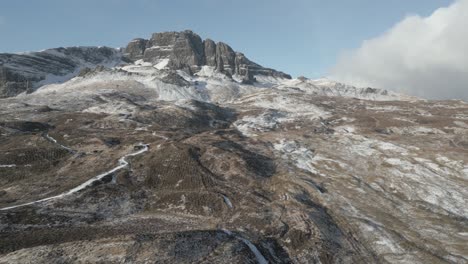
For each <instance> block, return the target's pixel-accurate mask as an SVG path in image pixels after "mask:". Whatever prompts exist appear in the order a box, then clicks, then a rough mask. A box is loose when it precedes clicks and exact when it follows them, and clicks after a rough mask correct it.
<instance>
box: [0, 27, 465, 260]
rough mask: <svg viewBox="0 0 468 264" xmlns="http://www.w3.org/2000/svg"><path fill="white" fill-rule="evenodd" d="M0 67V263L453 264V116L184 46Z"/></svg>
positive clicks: (55, 56) (456, 256) (160, 37)
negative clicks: (1, 92)
mask: <svg viewBox="0 0 468 264" xmlns="http://www.w3.org/2000/svg"><path fill="white" fill-rule="evenodd" d="M0 58H1V61H2V67H3V68H2V72H3V73H2V78H1V80H2V82H1V83H2V86H1V87H2V88H1V89H2V91H3V96H4V97H6V98H3V99H0V135H1V136H0V142H1V144H0V263H33V262H34V263H79V262H81V263H116V262H124V263H125V262H126V263H148V262H150V263H153V262H158V263H467V262H468V251H467V249H466V240H467V232H466V230H467V219H468V207H467V204H466V201H467V200H468V188H467V187H468V186H467V185H468V182H467V180H468V139H467V137H466V135H468V103H467V102H464V101H456V100H450V101H431V100H422V99H419V98H415V97H411V96H407V95H403V94H398V93H394V92H391V91H386V90H381V89H376V88H369V87H362V88H360V87H354V86H350V85H347V84H343V83H339V82H335V81H332V80H328V79H319V80H312V79H307V78H305V77H299V78H291V77H290V76H289V75H287V74H284V73H281V72H280V71H276V70H273V69H268V68H264V67H262V66H259V65H258V64H256V63H254V62H252V61H250V60H248V59H247V58H245V56H244V55H242V54H241V53H238V52H234V51H233V50H232V49H231V48H230V47H229V46H228V45H227V44H224V43H221V42H220V43H215V42H213V41H211V40H202V39H201V38H200V37H199V36H198V35H196V34H195V33H193V32H191V31H184V32H165V33H156V34H153V35H152V37H151V38H150V39H148V40H145V39H135V40H133V41H131V42H130V43H129V44H128V45H127V47H125V48H122V49H112V48H105V47H100V48H97V47H86V48H84V47H76V48H59V49H51V50H46V51H42V52H31V53H23V54H2V55H0Z"/></svg>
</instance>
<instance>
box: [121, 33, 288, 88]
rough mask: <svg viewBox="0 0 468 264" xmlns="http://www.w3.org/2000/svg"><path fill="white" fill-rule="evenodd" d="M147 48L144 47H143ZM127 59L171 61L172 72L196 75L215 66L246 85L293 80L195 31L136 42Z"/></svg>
mask: <svg viewBox="0 0 468 264" xmlns="http://www.w3.org/2000/svg"><path fill="white" fill-rule="evenodd" d="M144 43H146V46H145V47H144V49H143V48H142V47H143V44H144ZM124 56H125V57H126V58H128V59H130V60H132V61H136V60H139V59H143V60H144V61H145V62H151V63H153V64H157V63H159V62H161V61H162V60H169V64H168V66H169V67H170V68H171V69H176V70H186V71H187V72H189V73H195V72H197V71H199V70H200V68H201V66H205V65H206V66H212V67H215V68H216V70H217V71H219V72H222V73H225V74H227V75H229V76H232V75H239V76H241V77H242V78H243V81H244V83H252V82H254V81H255V78H254V76H255V75H266V76H273V77H278V78H286V79H290V78H291V76H290V75H288V74H285V73H283V72H279V71H276V70H273V69H269V68H264V67H262V66H260V65H258V64H256V63H254V62H252V61H250V60H249V59H248V58H247V57H246V56H245V55H244V54H242V53H240V52H235V51H234V50H233V49H232V48H231V47H230V46H229V45H227V44H226V43H223V42H219V43H215V42H214V41H213V40H211V39H206V40H202V39H201V37H200V36H199V35H197V34H195V33H193V32H192V31H189V30H186V31H183V32H163V33H155V34H153V35H152V37H151V39H149V40H147V41H146V40H144V39H135V40H132V41H131V42H130V43H129V44H128V45H127V48H126V49H125V53H124Z"/></svg>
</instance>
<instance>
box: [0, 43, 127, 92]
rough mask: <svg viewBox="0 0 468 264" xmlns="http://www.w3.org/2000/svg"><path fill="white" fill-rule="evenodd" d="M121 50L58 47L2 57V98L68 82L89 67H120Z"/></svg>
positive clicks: (0, 62) (3, 55)
mask: <svg viewBox="0 0 468 264" xmlns="http://www.w3.org/2000/svg"><path fill="white" fill-rule="evenodd" d="M120 62H121V55H120V51H118V50H116V49H113V48H108V47H70V48H56V49H49V50H45V51H40V52H30V53H22V54H7V53H2V54H0V98H1V97H11V96H16V95H18V94H20V93H22V92H25V91H26V92H32V91H34V90H35V89H36V88H37V86H38V83H39V82H40V81H44V80H46V78H47V77H52V79H54V80H58V81H66V80H68V79H71V78H72V77H74V76H76V75H77V74H78V72H79V70H80V69H82V68H84V67H86V66H87V65H93V66H97V65H102V64H105V65H112V66H113V65H116V64H118V63H120Z"/></svg>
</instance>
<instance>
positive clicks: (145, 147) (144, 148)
mask: <svg viewBox="0 0 468 264" xmlns="http://www.w3.org/2000/svg"><path fill="white" fill-rule="evenodd" d="M46 136H47V137H49V138H51V140H53V141H54V142H56V140H55V139H54V138H52V137H50V136H49V135H46ZM57 144H58V143H57ZM59 145H60V144H59ZM139 146H140V147H142V148H141V149H140V150H139V151H137V152H134V153H130V154H127V155H125V156H123V157H121V158H120V159H119V163H118V164H119V165H117V166H116V167H114V168H113V169H111V170H108V171H106V172H104V173H101V174H99V175H97V176H94V177H93V178H91V179H89V180H88V181H86V182H84V183H82V184H80V185H79V186H77V187H75V188H73V189H71V190H69V191H67V192H64V193H62V194H59V195H56V196H52V197H48V198H44V199H40V200H37V201H33V202H29V203H24V204H19V205H14V206H10V207H5V208H1V209H0V211H6V210H10V209H14V208H18V207H23V206H28V205H33V204H38V203H42V202H46V201H50V200H55V199H59V198H63V197H65V196H68V195H71V194H74V193H76V192H79V191H81V190H83V189H85V188H86V187H88V186H90V185H91V184H92V183H93V182H95V181H97V180H100V179H102V178H104V177H105V176H107V175H109V174H112V173H114V172H117V171H119V170H121V169H123V168H125V167H127V166H128V165H129V163H128V161H127V160H126V158H128V157H133V156H137V155H140V154H143V153H144V152H146V151H148V149H149V145H148V144H143V143H140V145H139ZM63 147H64V148H65V149H70V148H68V147H65V146H63ZM70 150H71V149H70ZM72 151H74V150H72Z"/></svg>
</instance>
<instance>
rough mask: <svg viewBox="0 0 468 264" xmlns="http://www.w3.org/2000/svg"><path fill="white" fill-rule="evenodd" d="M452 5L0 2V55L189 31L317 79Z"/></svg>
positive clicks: (253, 0) (257, 0)
mask: <svg viewBox="0 0 468 264" xmlns="http://www.w3.org/2000/svg"><path fill="white" fill-rule="evenodd" d="M452 2H453V1H450V0H411V1H409V0H392V1H383V0H379V1H376V0H327V1H323V0H288V1H286V0H237V1H228V0H196V1H195V0H170V1H169V0H167V1H159V0H154V1H150V0H99V1H98V0H80V1H71V0H70V1H68V0H41V1H36V0H28V1H27V0H0V34H1V36H2V39H1V41H0V52H19V51H30V50H41V49H46V48H52V47H60V46H75V45H105V46H111V47H121V46H124V45H125V44H126V43H127V42H128V41H130V40H131V39H132V38H135V37H144V38H148V37H149V36H150V34H151V33H152V32H160V31H172V30H184V29H192V30H193V31H195V32H196V33H198V34H200V35H201V36H202V37H203V38H211V39H214V40H216V41H223V42H226V43H228V44H230V45H231V46H232V47H233V48H234V49H235V50H238V51H241V52H244V53H245V54H246V55H247V56H248V57H249V58H251V59H252V60H254V61H256V62H258V63H260V64H262V65H264V66H268V67H272V68H276V69H279V70H283V71H285V72H288V73H291V74H292V75H294V76H298V75H305V76H309V77H321V76H323V75H325V74H327V72H328V70H329V69H330V68H331V67H333V65H335V63H336V61H337V58H338V56H339V55H340V54H342V53H343V52H344V51H346V50H350V49H356V48H358V47H359V46H360V45H361V43H362V41H363V40H366V39H370V38H373V37H375V36H378V35H380V34H383V33H384V32H386V31H387V30H389V29H390V28H391V27H392V26H393V25H394V24H395V23H397V22H399V21H401V20H402V19H403V18H405V17H406V16H408V15H413V14H418V15H421V16H428V15H430V14H431V13H432V12H433V11H434V10H435V9H437V8H439V7H442V6H448V5H449V4H450V3H452Z"/></svg>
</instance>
